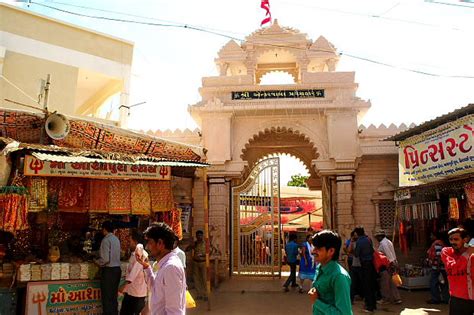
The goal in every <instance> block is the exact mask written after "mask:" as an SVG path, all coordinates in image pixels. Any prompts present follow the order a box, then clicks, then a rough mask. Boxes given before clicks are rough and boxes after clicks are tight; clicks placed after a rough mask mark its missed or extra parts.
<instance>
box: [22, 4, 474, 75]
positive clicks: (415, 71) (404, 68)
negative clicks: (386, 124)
mask: <svg viewBox="0 0 474 315" xmlns="http://www.w3.org/2000/svg"><path fill="white" fill-rule="evenodd" d="M31 3H32V4H36V5H39V6H43V7H46V8H49V9H52V10H56V11H60V12H63V13H67V14H71V15H76V16H82V17H87V18H92V19H99V20H107V21H115V22H122V23H132V24H138V25H148V26H155V27H170V28H182V29H189V30H194V31H198V32H203V33H209V34H212V35H216V36H220V37H224V38H227V39H231V40H235V41H239V42H241V43H244V42H245V40H244V39H241V38H238V37H235V36H231V35H228V34H224V33H222V32H216V31H212V30H209V29H206V28H200V27H195V26H192V25H188V24H166V23H154V22H146V21H136V20H128V19H119V18H112V17H106V16H95V15H89V14H82V13H78V12H73V11H69V10H64V9H60V8H57V7H54V6H49V5H46V4H41V3H38V2H34V1H31ZM253 44H254V45H255V46H264V47H265V46H266V47H277V48H285V49H295V50H306V48H303V47H297V46H291V45H278V44H271V43H253ZM340 55H345V56H348V57H351V58H354V59H358V60H362V61H366V62H370V63H374V64H378V65H383V66H386V67H390V68H394V69H399V70H405V71H409V72H413V73H417V74H421V75H427V76H432V77H444V78H456V79H474V76H468V75H443V74H437V73H432V72H427V71H421V70H416V69H411V68H407V67H401V66H395V65H392V64H388V63H384V62H380V61H377V60H373V59H369V58H365V57H360V56H356V55H354V54H351V53H346V52H344V51H341V52H340Z"/></svg>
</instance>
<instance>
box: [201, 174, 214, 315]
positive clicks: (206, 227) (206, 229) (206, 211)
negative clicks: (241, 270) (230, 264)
mask: <svg viewBox="0 0 474 315" xmlns="http://www.w3.org/2000/svg"><path fill="white" fill-rule="evenodd" d="M202 183H203V194H204V240H205V242H206V270H207V279H206V289H207V310H208V311H210V310H211V266H210V265H211V264H210V257H209V256H210V251H211V243H210V239H209V187H208V185H207V169H205V168H204V171H203V181H202ZM214 263H216V262H214ZM214 276H215V277H217V275H214Z"/></svg>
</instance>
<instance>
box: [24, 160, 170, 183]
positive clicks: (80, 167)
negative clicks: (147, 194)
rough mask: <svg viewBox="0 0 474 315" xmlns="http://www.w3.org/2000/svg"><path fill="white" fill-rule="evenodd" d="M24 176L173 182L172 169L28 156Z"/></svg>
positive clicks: (168, 167) (145, 165) (167, 167)
mask: <svg viewBox="0 0 474 315" xmlns="http://www.w3.org/2000/svg"><path fill="white" fill-rule="evenodd" d="M24 174H25V175H26V176H64V177H84V178H110V179H150V180H171V167H170V166H157V165H147V164H132V163H130V164H122V163H109V162H107V163H104V162H72V163H69V162H57V161H42V160H39V159H37V158H35V157H34V156H31V155H27V156H25V167H24Z"/></svg>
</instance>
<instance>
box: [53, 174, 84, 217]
mask: <svg viewBox="0 0 474 315" xmlns="http://www.w3.org/2000/svg"><path fill="white" fill-rule="evenodd" d="M48 195H50V196H56V197H57V199H58V210H59V211H64V212H78V213H82V212H87V210H88V207H89V185H88V181H87V179H83V178H50V179H49V180H48Z"/></svg>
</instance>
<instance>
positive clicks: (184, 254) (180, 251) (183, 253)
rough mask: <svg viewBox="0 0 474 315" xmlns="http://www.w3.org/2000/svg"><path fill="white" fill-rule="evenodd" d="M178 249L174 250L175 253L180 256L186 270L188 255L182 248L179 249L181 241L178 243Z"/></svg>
mask: <svg viewBox="0 0 474 315" xmlns="http://www.w3.org/2000/svg"><path fill="white" fill-rule="evenodd" d="M175 245H176V247H175V248H174V249H173V252H174V253H176V255H178V257H179V260H181V262H182V263H183V267H184V269H186V253H185V252H183V250H182V249H181V248H179V241H176V244H175Z"/></svg>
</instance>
